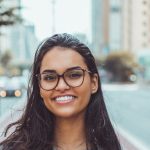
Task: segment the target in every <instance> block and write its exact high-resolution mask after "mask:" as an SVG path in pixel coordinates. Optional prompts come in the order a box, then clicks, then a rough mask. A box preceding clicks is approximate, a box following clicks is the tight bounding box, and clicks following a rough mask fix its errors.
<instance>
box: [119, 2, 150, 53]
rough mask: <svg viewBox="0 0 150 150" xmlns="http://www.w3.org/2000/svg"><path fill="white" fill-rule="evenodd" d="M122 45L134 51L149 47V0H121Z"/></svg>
mask: <svg viewBox="0 0 150 150" xmlns="http://www.w3.org/2000/svg"><path fill="white" fill-rule="evenodd" d="M122 18H123V25H122V29H123V30H122V31H123V45H122V47H123V48H124V49H129V50H132V51H135V52H136V53H137V52H139V51H141V50H142V49H148V48H149V49H150V1H149V0H138V1H137V0H123V1H122Z"/></svg>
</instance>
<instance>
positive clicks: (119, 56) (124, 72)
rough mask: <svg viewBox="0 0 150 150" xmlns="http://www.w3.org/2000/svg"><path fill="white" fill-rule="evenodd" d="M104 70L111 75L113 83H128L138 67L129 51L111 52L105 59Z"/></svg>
mask: <svg viewBox="0 0 150 150" xmlns="http://www.w3.org/2000/svg"><path fill="white" fill-rule="evenodd" d="M104 67H105V69H106V70H107V71H108V72H110V73H111V74H112V80H113V81H122V82H128V81H131V77H133V75H135V74H136V70H138V68H139V65H138V63H137V61H136V59H135V57H134V55H133V53H131V52H129V51H113V52H111V53H110V54H109V55H108V56H107V57H106V59H105V66H104Z"/></svg>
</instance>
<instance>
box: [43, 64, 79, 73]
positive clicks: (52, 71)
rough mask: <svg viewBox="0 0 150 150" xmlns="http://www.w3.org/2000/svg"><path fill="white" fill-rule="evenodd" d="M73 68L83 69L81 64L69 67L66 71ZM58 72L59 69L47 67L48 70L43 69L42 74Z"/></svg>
mask: <svg viewBox="0 0 150 150" xmlns="http://www.w3.org/2000/svg"><path fill="white" fill-rule="evenodd" d="M73 69H81V67H80V66H74V67H70V68H67V69H66V70H65V71H68V70H73ZM56 72H57V71H56V70H53V69H46V70H44V71H42V74H44V73H56Z"/></svg>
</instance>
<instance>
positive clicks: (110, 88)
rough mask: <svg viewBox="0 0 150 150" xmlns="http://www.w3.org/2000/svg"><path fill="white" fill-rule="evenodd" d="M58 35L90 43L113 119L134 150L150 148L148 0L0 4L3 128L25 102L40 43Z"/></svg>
mask: <svg viewBox="0 0 150 150" xmlns="http://www.w3.org/2000/svg"><path fill="white" fill-rule="evenodd" d="M44 3H45V4H44ZM35 8H36V9H35ZM32 9H34V11H33V10H32ZM44 10H45V12H44ZM38 21H39V22H38ZM71 22H72V23H71ZM40 23H43V24H42V25H43V26H42V25H41V26H40ZM59 32H68V33H71V34H73V35H75V36H76V37H78V38H79V39H80V40H81V41H82V42H84V43H86V44H88V46H89V47H90V49H91V51H92V52H93V54H94V56H95V59H96V63H97V66H98V69H99V73H100V76H101V80H102V88H103V90H104V95H105V97H106V104H107V105H108V111H109V113H110V115H111V116H112V120H113V121H114V122H115V124H117V127H118V129H119V131H120V132H121V133H122V134H123V135H124V136H125V137H127V139H128V142H130V143H131V144H132V145H133V147H134V146H135V147H136V148H137V149H139V150H146V149H149V148H150V145H149V143H150V141H149V139H150V130H149V127H150V119H149V118H150V107H149V106H150V102H149V101H148V100H150V94H149V89H150V1H149V0H82V2H81V1H80V0H70V1H69V0H43V1H42V2H38V1H35V0H30V1H27V0H0V117H1V118H0V120H1V121H2V123H1V122H0V124H1V126H5V120H6V117H7V118H8V117H9V115H10V114H9V113H8V112H11V113H12V111H13V113H14V112H15V111H16V110H15V108H19V106H21V105H22V104H24V102H25V97H26V95H25V94H24V93H25V91H26V89H27V84H28V80H29V74H30V69H31V65H32V62H33V57H34V53H35V51H36V48H37V46H38V44H39V43H40V42H41V40H43V39H44V38H46V37H47V36H51V35H53V34H55V33H59ZM10 90H11V91H13V90H14V93H12V92H10ZM7 91H9V92H7ZM8 114H9V115H8ZM137 143H138V144H137ZM139 143H140V144H139Z"/></svg>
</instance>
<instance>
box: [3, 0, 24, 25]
mask: <svg viewBox="0 0 150 150" xmlns="http://www.w3.org/2000/svg"><path fill="white" fill-rule="evenodd" d="M4 1H6V0H0V27H1V26H7V25H13V24H14V23H16V22H21V21H22V18H21V17H20V16H19V15H18V14H17V13H16V11H17V10H19V9H21V7H20V6H18V7H17V6H16V7H5V5H4V4H3V3H4ZM10 3H11V2H10Z"/></svg>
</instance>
